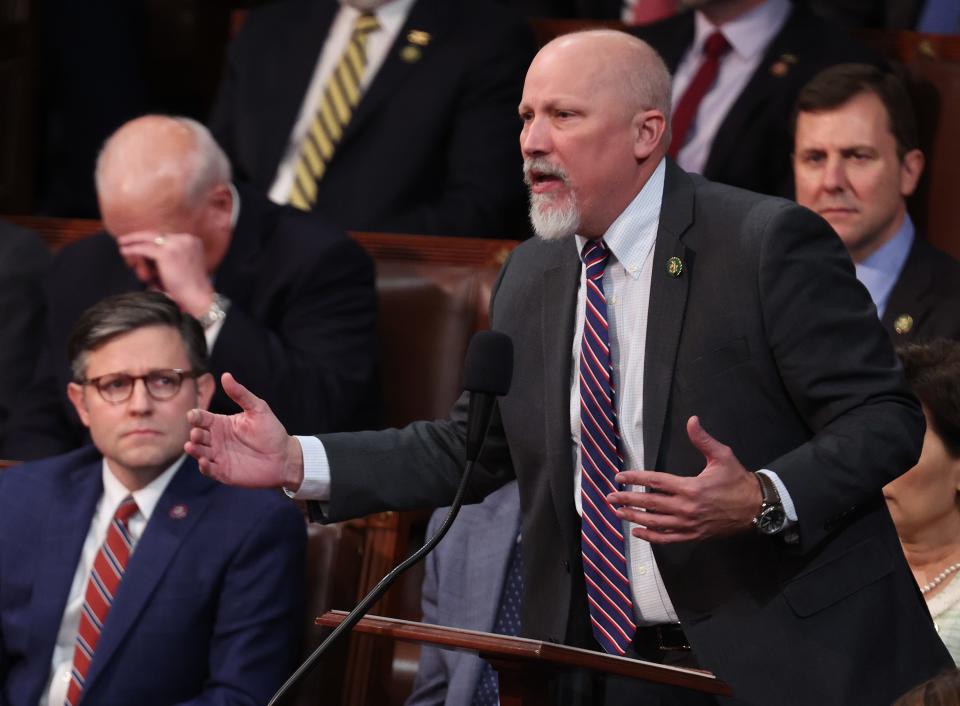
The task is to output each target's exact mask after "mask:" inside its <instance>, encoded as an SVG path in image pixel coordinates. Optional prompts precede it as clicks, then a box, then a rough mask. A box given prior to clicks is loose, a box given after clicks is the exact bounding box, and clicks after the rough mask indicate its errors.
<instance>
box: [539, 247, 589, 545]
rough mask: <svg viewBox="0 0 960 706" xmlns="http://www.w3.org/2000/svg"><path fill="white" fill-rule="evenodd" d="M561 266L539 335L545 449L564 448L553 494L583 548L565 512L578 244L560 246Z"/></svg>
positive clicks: (548, 288) (565, 525) (551, 279)
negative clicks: (541, 334) (541, 357)
mask: <svg viewBox="0 0 960 706" xmlns="http://www.w3.org/2000/svg"><path fill="white" fill-rule="evenodd" d="M554 247H560V248H562V249H561V250H560V256H561V257H560V262H559V263H558V264H557V265H555V266H554V267H551V268H549V269H547V270H546V271H545V272H544V274H543V293H542V297H543V307H542V319H541V322H540V330H541V331H543V332H544V335H543V339H542V343H543V361H544V388H545V389H544V397H545V399H544V407H543V408H544V409H545V410H546V411H547V428H546V441H545V448H547V449H561V450H562V451H561V457H560V458H557V459H554V462H553V463H551V464H550V465H551V469H550V490H551V493H552V495H553V504H554V508H555V509H556V510H557V522H558V524H559V525H560V528H561V531H562V532H563V533H564V537H563V539H564V541H565V542H566V546H571V543H575V544H576V546H579V542H580V537H579V527H574V526H571V524H570V522H569V521H565V518H564V513H562V512H561V510H560V509H561V508H569V510H568V512H572V508H573V506H572V504H571V503H570V499H571V498H572V497H573V468H572V465H571V464H572V459H571V455H570V453H569V452H568V451H567V450H568V449H569V448H570V375H571V365H572V350H573V336H574V331H575V324H576V306H577V288H578V285H579V282H580V258H579V257H578V256H577V250H576V247H574V244H573V243H570V242H564V243H556V244H555V245H554Z"/></svg>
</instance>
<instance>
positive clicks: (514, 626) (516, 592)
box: [473, 535, 523, 706]
mask: <svg viewBox="0 0 960 706" xmlns="http://www.w3.org/2000/svg"><path fill="white" fill-rule="evenodd" d="M522 593H523V557H522V556H521V555H520V537H519V535H518V536H517V541H516V542H514V543H513V551H512V552H511V554H510V565H509V566H508V567H507V575H506V578H504V580H503V591H502V593H501V594H500V607H499V608H498V609H497V620H496V622H495V623H494V624H493V631H494V632H495V633H498V634H500V635H519V634H520V600H521V594H522ZM498 703H500V693H499V689H498V688H497V672H496V671H495V670H494V668H493V667H491V666H490V663H489V662H484V663H483V669H481V670H480V680H479V681H478V682H477V690H476V691H475V692H474V694H473V706H497V704H498Z"/></svg>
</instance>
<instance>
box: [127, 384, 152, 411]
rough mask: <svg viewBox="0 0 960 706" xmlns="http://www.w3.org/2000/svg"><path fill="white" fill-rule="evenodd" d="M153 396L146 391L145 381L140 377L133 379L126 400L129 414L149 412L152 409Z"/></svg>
mask: <svg viewBox="0 0 960 706" xmlns="http://www.w3.org/2000/svg"><path fill="white" fill-rule="evenodd" d="M153 404H154V402H153V398H152V397H151V396H150V393H149V392H147V382H146V380H143V379H142V378H141V379H139V380H134V381H133V389H132V390H131V391H130V399H129V400H127V409H128V410H129V412H130V413H131V414H138V415H143V414H150V413H151V412H152V411H153Z"/></svg>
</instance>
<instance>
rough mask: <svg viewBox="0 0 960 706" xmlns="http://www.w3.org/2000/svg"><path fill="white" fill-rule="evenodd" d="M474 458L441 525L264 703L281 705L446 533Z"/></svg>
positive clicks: (468, 477)
mask: <svg viewBox="0 0 960 706" xmlns="http://www.w3.org/2000/svg"><path fill="white" fill-rule="evenodd" d="M473 465H474V461H472V460H470V461H467V463H466V466H465V467H464V470H463V478H461V479H460V486H459V487H458V488H457V494H456V495H455V496H454V498H453V503H452V504H451V505H450V511H449V512H448V513H447V516H446V517H445V518H444V520H443V524H442V525H440V529H438V530H437V531H436V533H435V534H434V535H433V536H432V537H430V539H428V540H427V541H426V542H424V544H423V546H422V547H420V548H419V549H418V550H417V551H416V552H414V553H413V554H411V555H410V556H409V557H407V558H406V559H405V560H404V561H402V562H401V563H399V564H397V566H396V567H395V568H394V569H393V570H392V571H391V572H390V573H388V574H387V575H386V576H384V577H383V578H382V579H380V582H379V583H378V584H377V585H376V586H374V587H373V590H371V591H370V593H368V594H367V595H366V596H364V597H363V600H361V601H360V602H359V603H358V604H357V607H356V608H354V609H353V610H351V611H350V613H349V615H347V617H346V618H344V619H343V622H342V623H340V624H339V625H338V626H337V627H335V628H334V629H333V632H331V633H330V634H329V635H327V637H326V639H325V640H324V641H323V642H321V643H320V645H319V646H318V647H317V649H315V650H314V651H313V652H312V653H311V654H310V656H309V657H307V659H306V660H304V662H303V664H301V665H300V667H298V668H297V671H295V672H294V673H293V674H292V675H290V678H289V679H287V681H286V682H284V684H283V686H281V687H280V689H279V690H278V691H277V693H276V694H274V695H273V698H272V699H270V702H269V703H268V704H267V706H279V704H282V703H283V701H284V699H285V698H286V697H287V695H288V694H289V692H290V691H291V690H292V689H293V687H294V686H296V684H297V683H298V682H299V681H300V680H301V679H303V678H305V677H306V675H307V674H308V673H309V672H310V670H312V669H313V667H314V666H315V665H316V663H317V661H318V660H319V659H320V657H321V656H322V655H323V653H324V652H326V651H327V648H329V647H330V645H332V644H333V643H334V642H336V641H337V639H338V638H339V637H340V635H342V634H343V633H345V632H349V631H350V630H351V629H352V628H353V626H354V625H356V624H357V623H358V622H359V621H360V619H361V618H362V617H363V616H365V615H366V614H367V611H369V610H370V607H371V606H372V605H373V604H374V603H376V602H377V600H378V599H379V598H380V596H382V595H383V594H384V593H385V592H386V590H387V589H388V588H390V586H391V585H393V582H394V581H396V580H397V579H398V578H399V577H400V575H401V574H402V573H403V572H405V571H406V570H407V569H409V568H410V567H411V566H413V565H414V564H416V563H417V562H418V561H420V560H421V559H423V557H425V556H426V555H427V554H429V553H430V551H431V550H432V549H433V548H434V547H435V546H436V545H437V544H438V543H439V542H440V540H441V539H443V536H444V535H445V534H446V533H447V530H449V529H450V525H452V524H453V521H454V519H456V517H457V514H458V513H459V512H460V506H461V505H463V496H464V495H465V494H466V491H467V482H468V481H469V480H470V475H471V472H472V471H473Z"/></svg>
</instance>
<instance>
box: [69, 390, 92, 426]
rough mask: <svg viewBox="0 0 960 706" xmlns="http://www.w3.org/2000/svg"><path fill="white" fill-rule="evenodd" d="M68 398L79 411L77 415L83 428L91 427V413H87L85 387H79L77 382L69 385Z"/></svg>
mask: <svg viewBox="0 0 960 706" xmlns="http://www.w3.org/2000/svg"><path fill="white" fill-rule="evenodd" d="M67 397H69V398H70V401H71V402H72V403H73V408H74V409H75V410H77V414H78V415H79V416H80V421H81V422H83V426H85V427H88V428H89V426H90V413H89V412H88V411H87V399H86V396H85V395H84V394H83V385H79V384H77V383H75V382H69V383H67Z"/></svg>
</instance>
